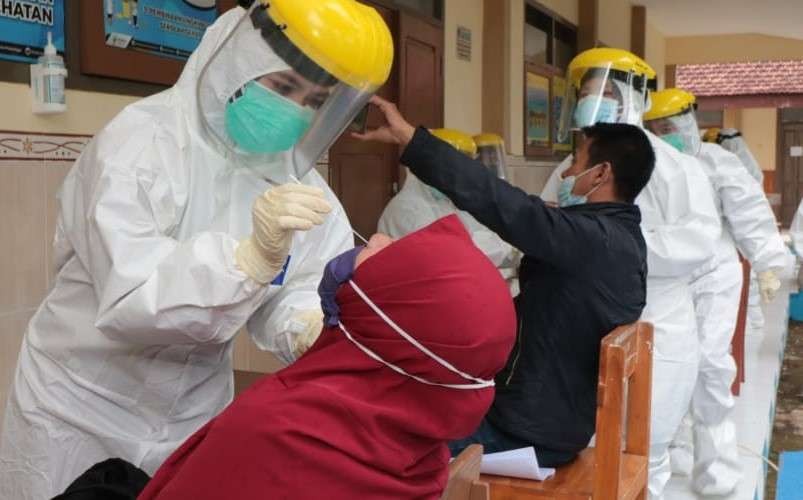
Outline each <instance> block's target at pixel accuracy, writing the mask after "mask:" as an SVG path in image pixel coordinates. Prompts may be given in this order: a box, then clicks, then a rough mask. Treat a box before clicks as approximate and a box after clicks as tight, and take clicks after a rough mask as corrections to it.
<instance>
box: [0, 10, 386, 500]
mask: <svg viewBox="0 0 803 500" xmlns="http://www.w3.org/2000/svg"><path fill="white" fill-rule="evenodd" d="M355 53H358V54H361V57H360V58H355V57H353V56H352V54H355ZM392 57H393V45H392V39H391V37H390V33H389V31H388V29H387V26H386V25H385V23H384V22H383V20H382V18H381V17H380V16H379V14H378V13H377V12H376V11H375V10H374V9H371V8H368V7H365V6H363V5H361V4H359V3H358V2H356V1H355V0H271V1H270V3H268V2H263V1H259V2H256V3H253V4H252V5H251V6H250V8H249V9H248V10H245V9H243V8H242V7H237V8H235V9H232V10H231V11H229V12H227V13H226V14H224V15H223V16H222V17H221V18H220V19H218V20H217V21H216V22H215V23H214V24H212V25H211V26H210V27H209V28H208V29H207V30H206V33H205V35H204V37H203V40H202V41H201V43H200V45H199V46H198V48H197V50H196V51H195V52H194V53H193V55H192V56H191V57H190V59H189V61H188V62H187V64H186V66H185V68H184V71H183V73H182V74H181V77H180V78H179V80H178V82H177V83H176V85H175V86H174V87H172V88H171V89H169V90H166V91H164V92H162V93H159V94H157V95H154V96H152V97H149V98H146V99H143V100H142V101H139V102H137V103H135V104H132V105H131V106H128V107H127V108H126V109H124V110H123V111H122V112H121V113H120V114H119V115H118V116H117V117H116V118H114V119H113V120H112V121H111V122H110V123H109V124H108V125H107V126H106V127H105V128H104V129H103V130H102V131H101V132H100V133H98V135H97V136H96V137H95V138H94V139H93V140H92V141H91V142H90V144H89V145H88V146H87V148H86V150H85V151H84V152H83V154H82V155H81V157H80V159H79V160H78V161H77V163H76V165H75V166H74V167H73V169H72V170H71V172H70V173H69V175H68V176H67V178H66V180H65V181H64V185H63V187H62V190H61V195H60V210H61V211H60V217H59V220H58V228H57V231H56V237H55V243H54V245H55V253H56V263H57V269H58V275H57V278H56V283H55V286H54V288H53V289H52V290H51V292H50V293H49V295H48V296H47V298H46V299H45V300H44V302H43V304H42V305H41V306H40V307H39V309H38V311H37V312H36V314H35V315H34V316H33V319H32V320H31V322H30V325H29V327H28V331H27V333H26V335H25V338H24V341H23V344H22V349H21V352H20V355H19V362H18V366H17V370H16V375H15V379H14V383H13V387H12V389H11V395H10V399H9V404H8V409H7V410H6V416H5V422H4V426H3V434H2V444H0V498H3V499H14V500H21V499H36V500H40V499H44V498H51V497H52V496H53V495H55V494H57V493H60V492H61V491H62V490H63V489H64V488H65V487H66V486H67V485H68V484H69V483H70V482H71V481H73V480H74V479H75V478H76V477H78V475H79V474H80V473H82V472H83V471H85V470H87V469H88V468H89V467H90V466H92V465H93V464H95V463H97V462H100V461H102V460H105V459H107V458H109V457H120V458H123V459H125V460H127V461H129V462H131V463H133V464H134V465H136V466H139V467H140V468H142V469H144V470H145V471H146V472H148V473H149V474H152V473H153V472H154V471H155V470H156V468H157V467H158V466H159V465H160V464H161V463H162V461H163V460H164V459H165V458H166V457H167V456H168V455H169V454H170V453H171V452H172V451H174V449H175V448H176V447H177V446H178V445H180V444H181V443H182V442H183V441H184V440H185V439H186V438H187V437H188V436H189V435H190V434H192V433H193V432H194V431H196V430H197V429H198V428H199V427H201V426H202V425H204V424H205V423H206V422H207V421H208V420H209V419H210V418H212V417H213V416H215V415H216V414H217V413H218V412H220V410H222V409H223V408H224V407H225V406H226V404H228V403H229V402H230V401H231V399H232V392H233V391H232V389H233V380H232V345H233V337H234V335H235V334H236V333H237V331H238V330H240V328H241V327H243V326H244V325H245V324H246V323H247V327H248V331H249V332H250V334H251V336H252V338H253V340H254V341H255V342H256V343H257V344H258V345H259V347H260V348H262V349H265V350H269V351H272V352H274V353H275V354H276V355H278V357H280V358H281V359H282V360H283V361H285V362H291V361H293V360H294V359H295V357H296V356H297V355H298V354H299V353H300V352H301V351H303V350H304V349H305V348H306V347H307V346H308V345H309V344H311V343H312V342H313V341H314V340H315V337H316V336H317V334H318V332H320V329H321V320H322V313H321V310H320V299H319V296H318V294H317V287H318V284H319V281H320V277H321V275H322V272H323V269H324V266H325V264H326V263H327V262H328V261H329V260H330V259H331V258H333V257H335V256H337V255H339V254H341V253H342V252H343V251H345V250H347V249H348V248H351V247H352V246H353V239H352V233H351V228H350V226H349V223H348V220H347V218H346V216H345V213H344V212H343V209H342V207H341V206H340V204H339V203H338V201H337V199H336V198H335V196H334V194H333V193H332V192H331V191H330V190H329V188H328V187H327V185H326V183H325V182H324V181H323V179H322V178H321V177H320V176H319V175H318V174H317V173H316V172H315V171H314V170H309V168H310V166H311V165H314V162H315V159H316V158H317V156H318V155H319V154H320V152H321V151H323V150H325V149H326V148H328V147H329V145H330V144H331V142H332V141H333V140H334V139H335V138H336V137H337V136H338V135H339V134H340V132H341V131H342V130H343V129H344V128H345V126H346V125H347V124H348V123H349V122H350V121H351V120H352V119H353V117H354V116H355V115H356V114H357V113H358V112H359V110H360V109H361V108H362V107H363V106H364V104H365V103H366V102H367V100H368V99H369V98H370V96H371V95H372V93H373V91H374V90H376V89H377V88H378V87H379V86H380V85H382V83H383V82H384V81H385V80H386V78H387V75H388V73H389V71H390V67H391V62H392ZM307 171H308V173H307ZM305 174H306V175H305ZM294 177H300V184H299V183H297V182H296V181H295V180H294V179H293V178H294Z"/></svg>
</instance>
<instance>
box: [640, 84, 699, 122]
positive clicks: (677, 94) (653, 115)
mask: <svg viewBox="0 0 803 500" xmlns="http://www.w3.org/2000/svg"><path fill="white" fill-rule="evenodd" d="M650 98H651V99H652V107H651V108H650V110H649V111H647V112H646V113H644V121H651V120H658V119H659V118H667V117H670V116H675V115H679V114H681V113H685V112H686V111H688V110H690V109H694V108H695V107H696V103H697V99H696V98H695V97H694V95H692V94H690V93H689V92H686V91H685V90H682V89H665V90H659V91H658V92H653V93H652V94H650Z"/></svg>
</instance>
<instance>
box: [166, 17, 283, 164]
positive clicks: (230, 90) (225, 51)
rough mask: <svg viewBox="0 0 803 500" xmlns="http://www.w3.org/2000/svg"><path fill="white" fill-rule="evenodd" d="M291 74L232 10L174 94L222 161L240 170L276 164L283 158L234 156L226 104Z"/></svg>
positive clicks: (205, 41)
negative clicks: (253, 85)
mask: <svg viewBox="0 0 803 500" xmlns="http://www.w3.org/2000/svg"><path fill="white" fill-rule="evenodd" d="M288 69H290V66H288V65H287V64H286V63H285V62H284V61H283V60H282V59H281V58H280V57H279V56H277V55H276V54H275V53H274V52H273V50H272V49H271V48H270V47H269V46H268V44H267V43H265V41H264V40H263V39H262V37H261V35H260V33H259V31H258V30H255V29H254V28H253V26H252V25H251V20H250V19H249V17H248V16H247V12H246V10H245V9H243V8H241V7H235V8H233V9H231V10H229V11H228V12H226V13H225V14H223V15H222V16H221V17H220V18H218V20H217V21H215V22H214V23H213V24H212V25H211V26H210V27H209V28H207V30H206V32H205V33H204V36H203V39H202V40H201V43H200V44H199V45H198V48H197V49H196V50H195V51H194V52H193V54H192V56H190V59H189V60H188V61H187V64H186V66H185V67H184V71H182V73H181V77H180V78H179V80H178V83H177V84H176V85H175V87H174V89H175V90H176V91H177V92H178V93H179V94H180V96H181V100H182V102H183V103H184V105H185V107H186V109H187V110H188V111H189V112H190V114H191V115H193V116H194V118H195V119H194V120H193V122H194V125H195V126H197V127H198V128H199V132H200V135H201V136H202V137H203V138H204V139H205V140H206V141H207V142H208V143H209V144H210V145H211V146H212V147H214V148H215V149H216V150H218V151H219V152H220V153H221V154H223V155H224V156H226V157H229V158H233V159H236V160H237V162H238V163H240V164H246V165H264V164H266V163H276V162H278V161H280V160H281V159H282V157H283V156H285V154H284V153H278V154H272V155H244V154H236V153H235V152H234V150H233V144H232V142H231V141H230V139H229V137H228V134H227V132H226V126H225V111H226V103H227V101H228V99H229V98H230V97H231V96H232V95H234V93H235V92H236V91H237V90H238V89H240V88H241V87H242V86H243V85H245V84H246V83H248V82H249V81H251V80H254V79H256V78H259V77H261V76H264V75H266V74H269V73H275V72H278V71H285V70H288Z"/></svg>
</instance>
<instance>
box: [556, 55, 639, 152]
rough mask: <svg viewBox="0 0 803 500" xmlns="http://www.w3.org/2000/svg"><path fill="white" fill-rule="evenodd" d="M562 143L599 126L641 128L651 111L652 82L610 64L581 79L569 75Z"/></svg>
mask: <svg viewBox="0 0 803 500" xmlns="http://www.w3.org/2000/svg"><path fill="white" fill-rule="evenodd" d="M566 81H567V82H568V84H567V85H566V95H565V96H564V101H563V102H564V103H565V105H564V106H563V108H562V110H561V116H560V127H559V129H558V139H559V140H560V141H561V142H563V141H566V140H568V138H569V137H570V135H571V132H572V131H574V130H579V129H581V128H583V127H588V126H590V125H593V124H595V123H598V122H603V123H629V124H631V125H640V124H641V116H642V115H643V114H644V111H645V109H646V108H647V106H646V104H647V95H648V83H649V81H648V79H647V78H646V77H644V76H641V75H636V74H634V73H633V72H626V71H621V70H617V69H614V68H612V67H611V65H610V64H608V65H606V66H603V67H594V68H587V69H585V70H584V72H583V73H582V75H581V76H579V75H572V74H568V75H567V77H566Z"/></svg>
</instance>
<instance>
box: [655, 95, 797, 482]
mask: <svg viewBox="0 0 803 500" xmlns="http://www.w3.org/2000/svg"><path fill="white" fill-rule="evenodd" d="M651 99H652V107H651V108H650V110H649V111H647V113H645V115H644V126H645V127H646V128H647V129H649V130H650V131H652V132H653V133H654V134H655V135H657V136H658V137H660V138H661V139H663V140H665V141H666V142H667V143H669V144H670V145H672V146H673V147H675V148H676V149H677V150H678V151H680V152H682V153H685V154H688V155H691V156H695V157H697V158H698V159H699V160H700V163H701V165H702V167H703V168H704V172H705V173H706V175H707V176H708V179H709V180H710V181H711V185H712V186H713V188H714V193H715V195H716V203H717V208H718V209H719V213H720V214H721V216H722V228H723V231H722V236H721V237H720V240H719V242H718V243H717V252H716V255H715V256H714V258H713V259H712V260H711V261H710V262H708V263H706V264H705V265H703V266H702V267H701V268H699V269H698V270H697V271H695V272H694V273H693V274H692V279H693V281H692V284H691V289H692V294H693V298H694V309H695V312H696V314H697V334H698V336H699V338H700V354H701V356H700V368H699V373H698V377H697V385H696V387H695V389H694V396H693V398H692V402H691V416H692V420H693V431H694V432H693V434H694V440H693V446H692V442H691V440H689V439H688V438H689V436H687V435H686V433H684V432H681V433H680V434H679V436H678V439H676V440H675V444H674V445H673V448H672V452H671V457H672V467H673V470H675V471H678V470H679V469H680V470H683V469H685V470H683V472H686V474H688V473H689V472H690V469H691V465H692V462H693V463H694V480H693V487H694V489H695V491H696V492H697V493H699V494H701V495H726V494H729V493H731V492H732V491H733V490H734V489H735V488H736V486H737V485H738V483H739V480H740V479H741V470H740V469H741V467H740V459H739V450H738V448H737V436H736V424H735V422H734V421H733V418H732V411H733V406H734V398H733V395H732V393H731V386H732V385H733V379H734V377H735V376H736V363H735V361H734V359H733V356H731V353H730V346H731V340H732V338H733V333H734V331H735V329H736V320H737V315H738V312H739V301H740V299H741V290H742V265H741V263H740V262H739V256H738V254H737V249H738V251H739V252H740V253H741V254H742V255H743V256H744V257H745V258H746V259H747V260H748V261H749V262H750V264H751V265H752V266H753V268H754V269H755V270H756V272H757V274H758V284H759V288H760V290H761V296H762V298H763V299H764V300H765V301H769V300H772V299H773V298H774V297H775V294H776V293H777V291H778V289H779V288H780V285H781V283H780V280H779V279H778V277H777V273H778V272H780V271H782V270H783V269H784V267H785V266H786V265H787V262H788V252H787V250H786V246H785V245H784V242H783V240H782V239H781V235H780V234H779V233H778V229H777V228H776V226H775V216H774V215H773V213H772V209H771V208H770V205H769V202H768V201H767V198H766V196H764V192H763V190H762V188H761V186H760V185H759V183H758V182H756V180H755V179H754V178H753V177H751V176H750V174H749V173H748V172H747V170H746V169H745V168H744V167H743V166H742V165H741V164H740V163H741V162H740V161H739V159H738V158H737V157H736V156H735V155H734V154H732V153H730V152H728V151H725V150H724V149H723V148H721V147H720V146H717V145H716V144H712V143H703V142H702V141H701V139H700V132H699V128H698V125H697V119H696V117H695V113H694V110H695V101H696V99H695V97H694V96H693V95H692V94H690V93H688V92H685V91H683V90H680V89H666V90H662V91H659V92H654V93H653V94H652V96H651ZM692 450H693V453H694V456H693V457H692Z"/></svg>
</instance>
